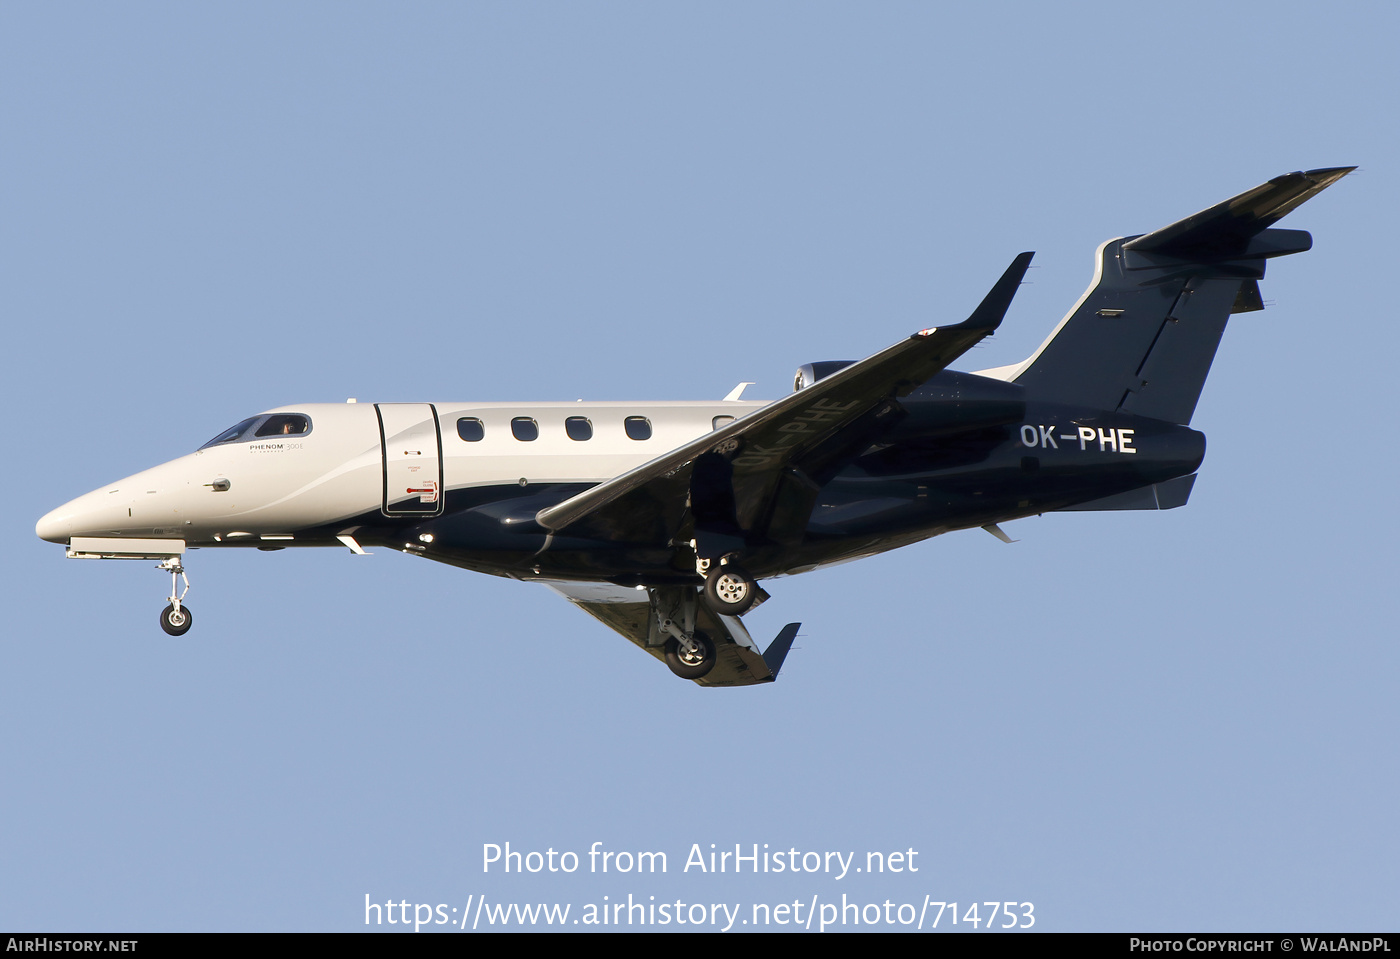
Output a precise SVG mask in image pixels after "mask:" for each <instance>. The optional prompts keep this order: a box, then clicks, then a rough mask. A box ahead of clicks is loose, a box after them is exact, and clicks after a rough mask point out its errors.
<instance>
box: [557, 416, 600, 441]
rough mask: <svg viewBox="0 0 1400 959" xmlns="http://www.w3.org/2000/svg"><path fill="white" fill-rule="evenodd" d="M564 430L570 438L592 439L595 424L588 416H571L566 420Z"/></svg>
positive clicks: (579, 439)
mask: <svg viewBox="0 0 1400 959" xmlns="http://www.w3.org/2000/svg"><path fill="white" fill-rule="evenodd" d="M564 432H565V433H568V434H569V439H571V440H578V441H579V442H582V441H584V440H591V439H592V438H593V424H592V423H590V422H589V421H588V417H586V416H571V417H569V418H568V419H566V420H565V421H564Z"/></svg>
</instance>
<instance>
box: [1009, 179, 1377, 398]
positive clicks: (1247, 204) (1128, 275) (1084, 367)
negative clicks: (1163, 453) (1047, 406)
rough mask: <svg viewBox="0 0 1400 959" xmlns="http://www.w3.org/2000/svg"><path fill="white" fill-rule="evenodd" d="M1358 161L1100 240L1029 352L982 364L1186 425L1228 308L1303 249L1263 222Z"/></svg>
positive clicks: (1240, 308)
mask: <svg viewBox="0 0 1400 959" xmlns="http://www.w3.org/2000/svg"><path fill="white" fill-rule="evenodd" d="M1354 169H1355V167H1329V168H1327V169H1322V170H1309V171H1308V172H1306V173H1289V174H1285V175H1284V176H1281V177H1276V178H1274V179H1272V180H1270V181H1269V182H1268V183H1265V184H1263V185H1262V186H1257V187H1255V188H1254V189H1252V190H1247V191H1245V192H1244V193H1241V194H1240V195H1239V196H1236V197H1233V198H1231V199H1229V200H1226V201H1225V202H1224V203H1217V204H1216V205H1215V206H1213V207H1210V208H1209V209H1206V210H1202V211H1201V212H1200V213H1197V214H1194V215H1193V216H1189V217H1187V218H1186V219H1184V220H1178V221H1177V222H1175V223H1173V224H1171V225H1170V226H1165V227H1162V228H1161V229H1160V230H1154V231H1152V232H1151V233H1145V234H1143V235H1142V236H1136V237H1127V238H1125V239H1118V240H1109V241H1108V242H1107V243H1105V244H1103V245H1102V246H1101V247H1099V251H1098V255H1097V269H1096V273H1095V276H1094V283H1093V285H1092V286H1091V287H1090V288H1089V290H1088V291H1087V292H1086V293H1085V294H1084V296H1083V297H1081V298H1080V300H1079V302H1078V303H1077V304H1076V305H1075V307H1074V308H1073V310H1071V312H1070V314H1069V316H1067V317H1065V318H1064V320H1062V321H1061V322H1060V325H1059V326H1057V327H1056V328H1055V331H1054V332H1053V333H1051V334H1050V338H1049V339H1048V340H1046V341H1045V343H1044V344H1042V345H1041V347H1040V349H1039V350H1037V351H1036V352H1035V354H1034V355H1033V356H1031V357H1030V359H1028V360H1026V361H1025V362H1024V363H1020V364H1018V365H1016V366H1014V367H1003V368H1001V369H998V370H988V371H985V373H984V375H988V376H997V377H999V378H1001V379H1007V380H1011V381H1012V382H1015V383H1019V384H1021V385H1022V386H1024V387H1025V388H1026V389H1027V390H1028V391H1029V394H1030V395H1031V397H1033V398H1034V399H1036V400H1038V401H1041V402H1052V403H1065V404H1068V405H1072V406H1086V407H1090V408H1093V409H1100V410H1120V411H1122V412H1125V413H1131V414H1133V415H1135V416H1146V417H1151V418H1152V419H1158V420H1164V421H1166V422H1168V423H1180V424H1183V425H1185V424H1188V423H1190V422H1191V416H1192V414H1193V413H1195V410H1196V401H1197V400H1198V399H1199V398H1200V395H1201V389H1202V387H1203V386H1204V385H1205V381H1206V374H1208V373H1209V372H1210V364H1211V361H1212V360H1213V359H1214V358H1215V350H1216V347H1217V346H1218V345H1219V343H1220V337H1221V335H1222V334H1223V333H1224V332H1225V322H1226V320H1228V319H1229V317H1230V314H1232V313H1246V312H1251V311H1255V310H1261V309H1263V308H1264V303H1263V300H1262V299H1261V297H1260V294H1259V285H1258V283H1259V280H1261V279H1263V277H1264V267H1265V265H1266V264H1267V262H1268V261H1269V260H1270V259H1272V258H1274V257H1279V256H1287V255H1288V254H1290V253H1301V252H1303V251H1304V250H1307V249H1309V248H1311V246H1312V237H1311V236H1309V235H1308V234H1307V233H1306V232H1305V231H1303V230H1277V229H1272V228H1271V225H1272V224H1273V223H1276V222H1277V221H1278V220H1279V219H1280V218H1281V217H1283V216H1284V215H1285V214H1287V213H1289V212H1290V211H1292V210H1293V209H1294V208H1296V207H1297V206H1298V205H1299V204H1301V203H1303V202H1305V201H1306V200H1308V199H1310V198H1312V197H1314V196H1316V195H1317V194H1318V193H1320V192H1321V191H1322V190H1325V189H1326V188H1327V187H1329V186H1331V185H1332V184H1333V183H1336V182H1337V181H1338V180H1340V179H1341V178H1342V177H1344V176H1346V175H1347V174H1348V173H1350V172H1351V171H1352V170H1354Z"/></svg>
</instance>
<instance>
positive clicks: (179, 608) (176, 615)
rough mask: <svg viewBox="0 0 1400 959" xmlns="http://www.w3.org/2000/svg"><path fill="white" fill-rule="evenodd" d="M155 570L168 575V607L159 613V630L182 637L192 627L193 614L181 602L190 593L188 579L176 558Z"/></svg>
mask: <svg viewBox="0 0 1400 959" xmlns="http://www.w3.org/2000/svg"><path fill="white" fill-rule="evenodd" d="M156 569H163V570H167V571H168V572H169V573H170V597H169V599H170V605H169V606H167V607H165V609H163V610H161V611H160V628H161V629H163V630H165V631H166V632H167V633H169V634H170V635H171V636H183V635H185V634H186V633H188V632H189V631H190V627H191V626H193V625H194V614H192V613H191V612H190V608H189V607H188V606H186V605H185V604H184V602H183V600H184V598H185V594H186V593H188V592H189V591H190V578H189V577H188V576H186V575H185V567H184V566H182V565H180V557H178V556H172V557H171V558H170V559H167V560H166V561H165V562H163V563H161V564H160V565H159V566H157V567H156ZM181 579H183V580H184V581H185V588H184V589H179V585H180V583H179V581H180V580H181Z"/></svg>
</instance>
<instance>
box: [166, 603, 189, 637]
mask: <svg viewBox="0 0 1400 959" xmlns="http://www.w3.org/2000/svg"><path fill="white" fill-rule="evenodd" d="M193 625H194V614H193V613H191V612H190V608H189V607H188V606H186V605H185V604H184V603H181V604H180V612H179V613H178V614H176V612H175V604H174V603H171V604H170V605H169V606H167V607H165V609H162V610H161V611H160V628H161V629H163V630H165V631H166V632H167V633H169V634H170V635H171V636H183V635H185V634H186V633H188V632H189V631H190V627H191V626H193Z"/></svg>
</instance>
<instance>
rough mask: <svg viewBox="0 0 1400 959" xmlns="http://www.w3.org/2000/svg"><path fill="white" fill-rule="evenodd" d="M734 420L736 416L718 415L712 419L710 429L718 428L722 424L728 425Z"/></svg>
mask: <svg viewBox="0 0 1400 959" xmlns="http://www.w3.org/2000/svg"><path fill="white" fill-rule="evenodd" d="M733 422H734V417H732V416H723V415H721V416H716V417H715V418H714V419H712V420H710V429H712V430H717V429H719V428H720V427H721V426H728V425H729V424H730V423H733Z"/></svg>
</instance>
